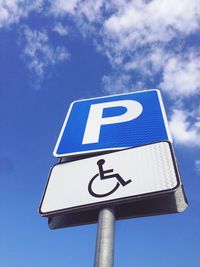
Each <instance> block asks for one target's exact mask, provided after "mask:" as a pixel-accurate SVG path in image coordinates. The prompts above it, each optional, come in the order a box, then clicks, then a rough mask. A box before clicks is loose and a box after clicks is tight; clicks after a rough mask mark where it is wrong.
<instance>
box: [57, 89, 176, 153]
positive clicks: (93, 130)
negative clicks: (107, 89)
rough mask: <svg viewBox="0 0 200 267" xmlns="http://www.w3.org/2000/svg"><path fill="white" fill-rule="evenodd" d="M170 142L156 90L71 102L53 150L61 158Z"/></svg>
mask: <svg viewBox="0 0 200 267" xmlns="http://www.w3.org/2000/svg"><path fill="white" fill-rule="evenodd" d="M165 140H168V141H172V140H171V135H170V132H169V128H168V123H167V118H166V114H165V110H164V106H163V102H162V98H161V94H160V91H159V90H157V89H152V90H146V91H140V92H134V93H127V94H120V95H114V96H106V97H99V98H92V99H86V100H78V101H75V102H73V103H72V104H71V106H70V108H69V111H68V113H67V116H66V119H65V121H64V124H63V127H62V129H61V132H60V135H59V137H58V141H57V143H56V146H55V149H54V156H56V157H64V156H73V155H79V154H80V155H81V154H89V153H96V152H100V151H111V150H117V149H122V148H128V147H136V146H141V145H146V144H151V143H154V142H159V141H165Z"/></svg>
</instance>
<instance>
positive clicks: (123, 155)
mask: <svg viewBox="0 0 200 267" xmlns="http://www.w3.org/2000/svg"><path fill="white" fill-rule="evenodd" d="M180 184H181V181H180V178H179V175H178V171H177V168H176V164H175V161H174V158H173V156H172V150H171V145H170V144H169V142H159V143H154V144H150V145H145V146H140V147H136V148H130V149H125V150H120V151H118V152H114V153H109V154H104V155H100V156H95V157H91V158H87V159H83V160H77V161H72V162H66V163H60V164H57V165H55V166H54V167H53V168H52V170H51V173H50V176H49V180H48V183H47V187H46V190H45V193H44V196H43V200H42V203H41V206H40V213H41V215H43V216H49V215H52V214H56V213H63V212H71V211H73V210H74V209H76V210H84V209H85V208H88V207H93V206H99V207H101V205H102V203H104V204H105V203H113V205H115V202H117V203H123V202H126V201H127V200H128V201H129V202H130V200H131V199H133V200H134V199H135V198H137V199H139V198H145V197H147V196H149V195H154V196H155V195H156V194H167V193H169V192H172V191H176V189H177V188H178V187H179V186H180ZM179 202H180V201H179ZM155 211H156V206H155V207H154V212H155Z"/></svg>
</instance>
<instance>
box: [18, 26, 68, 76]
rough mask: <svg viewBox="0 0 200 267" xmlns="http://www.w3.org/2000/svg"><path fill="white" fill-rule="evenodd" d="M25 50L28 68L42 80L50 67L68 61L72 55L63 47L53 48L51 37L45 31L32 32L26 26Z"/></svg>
mask: <svg viewBox="0 0 200 267" xmlns="http://www.w3.org/2000/svg"><path fill="white" fill-rule="evenodd" d="M23 31H24V38H25V48H24V51H23V54H24V57H25V60H26V61H27V64H28V67H29V69H30V70H31V71H33V72H34V73H35V74H36V75H37V76H38V77H39V78H40V79H43V76H44V74H45V73H46V71H47V70H48V68H49V67H51V66H53V65H55V64H58V63H59V62H62V61H63V60H68V59H69V57H70V55H69V53H68V52H67V50H66V49H65V48H64V47H62V46H57V47H53V46H51V45H50V44H49V37H48V35H47V32H46V31H45V30H43V31H37V30H31V29H30V28H29V27H27V26H25V27H24V29H23Z"/></svg>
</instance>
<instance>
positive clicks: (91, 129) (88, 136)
mask: <svg viewBox="0 0 200 267" xmlns="http://www.w3.org/2000/svg"><path fill="white" fill-rule="evenodd" d="M112 107H125V108H126V112H125V113H123V114H121V115H118V116H112V117H106V118H102V116H103V110H104V109H105V108H112ZM141 113H142V105H141V104H140V103H139V102H137V101H134V100H121V101H113V102H106V103H99V104H93V105H91V107H90V111H89V116H88V120H87V124H86V128H85V133H84V137H83V141H82V144H91V143H98V142H99V135H100V130H101V126H102V125H107V124H114V123H122V122H127V121H131V120H134V119H136V118H137V117H138V116H139V115H140V114H141Z"/></svg>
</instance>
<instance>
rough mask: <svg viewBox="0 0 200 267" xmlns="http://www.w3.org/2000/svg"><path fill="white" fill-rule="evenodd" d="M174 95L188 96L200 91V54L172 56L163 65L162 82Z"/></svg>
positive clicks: (170, 93)
mask: <svg viewBox="0 0 200 267" xmlns="http://www.w3.org/2000/svg"><path fill="white" fill-rule="evenodd" d="M160 86H161V88H163V90H166V91H167V93H168V94H169V95H171V96H172V97H187V96H192V95H195V94H197V93H199V92H200V54H198V53H194V52H190V53H189V54H186V55H185V54H184V55H181V54H179V55H177V56H175V55H174V56H172V57H170V58H169V59H168V60H167V62H166V64H165V66H163V80H162V82H161V84H160Z"/></svg>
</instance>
